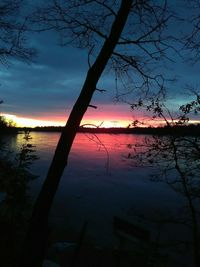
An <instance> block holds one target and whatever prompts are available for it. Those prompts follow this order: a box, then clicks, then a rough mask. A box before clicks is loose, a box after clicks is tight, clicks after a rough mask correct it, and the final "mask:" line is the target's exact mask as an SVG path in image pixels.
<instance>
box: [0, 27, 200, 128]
mask: <svg viewBox="0 0 200 267" xmlns="http://www.w3.org/2000/svg"><path fill="white" fill-rule="evenodd" d="M58 42H59V41H58V38H57V36H56V34H55V33H53V32H43V33H41V34H38V33H35V34H31V35H30V36H29V43H31V45H32V46H33V47H34V48H36V50H37V56H35V57H34V58H33V62H31V63H30V64H26V63H24V62H21V61H17V60H12V61H11V62H10V64H9V65H8V66H2V65H1V68H0V89H1V99H3V101H4V103H3V104H2V105H1V107H0V108H1V110H0V111H1V113H2V114H6V115H7V116H8V117H9V116H10V118H13V119H14V120H15V121H16V122H18V124H19V125H21V126H30V125H32V126H35V125H63V124H64V123H65V122H66V119H67V117H68V115H69V113H70V110H71V108H72V106H73V104H74V102H75V100H76V98H77V96H78V95H79V93H80V90H81V86H82V84H83V82H84V79H85V76H86V74H87V70H88V63H87V53H86V51H84V50H79V49H76V48H72V47H71V46H68V47H60V46H59V45H58ZM173 57H174V58H173V59H174V62H173V63H170V64H168V65H166V68H165V67H163V72H167V73H168V76H169V77H172V78H173V77H176V78H177V80H178V81H177V82H176V83H169V84H168V85H167V86H168V88H169V101H168V103H169V106H170V107H172V108H174V109H175V107H177V106H178V105H180V104H182V103H185V101H187V100H188V99H190V98H189V96H188V94H187V91H185V90H183V88H184V87H185V86H186V84H191V85H193V86H195V87H198V85H199V83H200V76H199V70H200V65H199V63H196V64H195V65H194V64H190V63H188V62H185V61H184V60H183V59H181V58H180V57H178V56H173ZM98 87H99V88H101V89H105V90H106V92H104V93H100V92H98V91H97V92H96V93H95V95H94V97H93V100H92V103H91V104H93V105H96V106H97V109H93V108H89V109H88V111H87V113H86V115H85V117H84V121H83V122H82V123H95V124H97V125H98V124H100V123H102V122H103V126H127V125H128V124H129V123H131V122H132V121H133V120H134V119H138V118H141V117H142V116H143V114H142V113H141V112H140V113H138V112H133V111H131V109H130V106H129V105H128V104H126V103H122V102H117V101H116V98H115V96H116V89H115V79H114V77H113V76H112V75H110V74H108V73H106V74H104V75H103V76H102V78H101V80H100V82H99V85H98ZM132 97H133V96H131V95H130V96H128V100H129V102H131V101H132ZM193 119H194V120H196V119H198V118H193ZM34 120H36V121H34Z"/></svg>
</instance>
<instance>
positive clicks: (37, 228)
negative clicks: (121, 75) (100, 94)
mask: <svg viewBox="0 0 200 267" xmlns="http://www.w3.org/2000/svg"><path fill="white" fill-rule="evenodd" d="M132 3H133V0H122V1H121V6H120V8H119V11H118V14H117V16H116V18H115V21H114V23H113V25H112V28H111V31H110V34H109V36H108V38H107V39H106V40H105V43H104V45H103V47H102V49H101V51H100V53H99V55H98V56H97V59H96V61H95V63H94V64H93V65H92V67H91V68H90V69H89V71H88V73H87V77H86V80H85V83H84V85H83V88H82V90H81V93H80V95H79V97H78V99H77V101H76V103H75V105H74V107H73V109H72V111H71V114H70V116H69V119H68V121H67V123H66V126H65V127H64V129H63V131H62V133H61V136H60V140H59V142H58V145H57V148H56V151H55V154H54V157H53V160H52V163H51V166H50V168H49V171H48V174H47V177H46V180H45V182H44V184H43V186H42V189H41V191H40V193H39V195H38V198H37V200H36V203H35V205H34V208H33V213H32V217H31V219H30V224H29V229H28V232H27V235H26V238H25V243H24V247H23V253H22V257H21V260H20V264H19V267H41V266H42V262H43V260H44V256H45V249H46V245H47V239H48V215H49V211H50V208H51V205H52V202H53V199H54V196H55V194H56V191H57V188H58V184H59V181H60V179H61V176H62V173H63V171H64V169H65V166H66V165H67V160H68V155H69V152H70V149H71V146H72V143H73V140H74V138H75V136H76V133H77V131H78V128H79V125H80V122H81V120H82V118H83V115H84V114H85V112H86V110H87V108H88V106H89V103H90V101H91V98H92V95H93V93H94V91H95V89H96V85H97V82H98V80H99V78H100V76H101V74H102V72H103V71H104V69H105V67H106V64H107V63H108V60H109V58H110V57H111V55H112V52H113V50H114V48H115V46H116V44H117V42H118V40H119V38H120V35H121V33H122V30H123V28H124V26H125V24H126V21H127V17H128V14H129V12H130V9H131V5H132Z"/></svg>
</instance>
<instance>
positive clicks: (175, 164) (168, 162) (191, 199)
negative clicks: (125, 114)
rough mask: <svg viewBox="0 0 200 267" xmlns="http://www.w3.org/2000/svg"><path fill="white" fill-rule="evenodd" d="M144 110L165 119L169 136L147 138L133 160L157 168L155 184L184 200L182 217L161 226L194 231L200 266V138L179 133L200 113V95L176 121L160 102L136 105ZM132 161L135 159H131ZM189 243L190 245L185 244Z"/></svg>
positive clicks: (195, 252)
mask: <svg viewBox="0 0 200 267" xmlns="http://www.w3.org/2000/svg"><path fill="white" fill-rule="evenodd" d="M138 106H139V107H141V106H143V107H144V108H146V109H147V110H148V111H149V112H152V113H153V118H154V119H155V118H157V117H158V118H162V119H163V120H164V121H165V122H166V125H167V127H168V128H170V129H171V131H170V134H169V135H165V136H153V137H150V138H146V139H145V142H144V143H143V144H137V145H136V146H135V147H134V149H135V150H140V153H139V154H137V153H136V155H134V154H133V156H132V159H134V160H135V162H136V163H139V164H140V165H150V166H154V167H155V168H156V171H155V173H154V174H152V175H151V180H152V181H157V182H158V181H160V182H165V183H166V184H168V185H169V186H170V188H172V189H173V190H174V191H175V192H177V193H178V194H179V195H180V196H182V198H183V200H184V207H183V208H182V209H181V211H182V212H181V214H178V216H173V218H172V217H171V216H170V215H169V216H168V218H166V216H165V220H164V221H163V222H162V220H161V219H160V222H162V223H164V224H167V223H176V224H180V225H185V226H186V227H188V228H189V229H190V230H191V233H192V241H191V246H192V250H193V259H194V265H195V266H196V267H197V266H199V262H200V255H199V248H200V224H199V223H200V209H199V204H200V175H199V173H200V137H199V135H197V136H193V135H192V134H193V133H191V135H190V136H185V135H184V132H182V133H181V132H179V133H178V134H177V132H176V130H175V129H176V126H177V125H182V126H185V125H187V124H188V122H189V117H188V116H189V115H190V113H192V112H194V113H195V114H198V112H199V106H200V101H199V94H198V93H196V99H195V100H193V101H191V102H189V103H186V104H185V105H182V106H181V107H180V111H181V113H180V114H178V115H177V118H176V119H174V118H173V116H172V114H171V112H170V111H169V110H168V109H167V107H166V105H164V104H163V103H160V102H159V100H158V99H157V100H150V104H147V105H145V106H144V105H143V103H142V104H141V105H134V108H137V107H138ZM129 158H131V156H129ZM185 242H186V241H185Z"/></svg>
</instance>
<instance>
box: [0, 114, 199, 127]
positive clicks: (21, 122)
mask: <svg viewBox="0 0 200 267" xmlns="http://www.w3.org/2000/svg"><path fill="white" fill-rule="evenodd" d="M1 115H2V116H4V117H5V118H6V119H7V120H11V121H13V122H14V123H16V126H17V127H30V128H34V127H37V126H39V127H40V126H41V127H42V126H44V127H45V126H64V125H65V123H66V118H63V117H60V118H57V119H56V118H55V117H54V118H53V119H52V120H50V119H49V118H48V119H46V118H40V119H35V118H25V117H20V116H17V115H14V114H1ZM139 120H141V121H142V120H143V121H144V119H142V118H141V119H140V118H139ZM144 122H145V121H144ZM132 123H133V119H131V118H127V117H121V118H117V117H116V116H113V118H112V117H111V116H110V114H109V117H106V116H105V117H104V118H102V119H101V118H100V117H97V118H94V117H91V118H90V117H88V116H86V118H85V119H83V120H82V121H81V126H84V127H102V128H115V127H124V128H126V127H128V126H130V125H131V124H132ZM190 123H193V124H196V123H200V121H199V120H190ZM150 125H151V126H152V127H158V126H165V125H166V123H165V122H164V121H162V120H147V121H146V123H145V124H144V125H142V124H138V125H137V126H138V127H148V126H150Z"/></svg>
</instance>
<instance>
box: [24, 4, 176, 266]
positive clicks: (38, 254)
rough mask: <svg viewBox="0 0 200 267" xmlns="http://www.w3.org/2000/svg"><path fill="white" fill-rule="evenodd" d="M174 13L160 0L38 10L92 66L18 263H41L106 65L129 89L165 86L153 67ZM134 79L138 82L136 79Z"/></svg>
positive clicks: (46, 25) (43, 25) (38, 17)
mask: <svg viewBox="0 0 200 267" xmlns="http://www.w3.org/2000/svg"><path fill="white" fill-rule="evenodd" d="M171 17H172V16H171V15H169V13H168V8H167V4H166V3H165V2H163V3H162V4H160V3H158V2H157V1H134V0H123V1H122V0H121V1H114V0H107V1H98V0H84V1H80V0H78V1H62V0H61V1H57V0H53V1H51V2H50V4H47V3H46V2H45V4H44V8H39V9H38V10H37V12H36V14H35V15H34V21H36V22H37V25H38V24H39V25H40V28H39V29H38V30H39V31H44V30H55V31H56V32H58V33H59V35H60V38H61V44H62V45H66V44H68V43H71V44H72V45H75V46H77V47H80V48H86V49H88V65H89V69H88V72H87V76H86V79H85V82H84V84H83V87H82V89H81V92H80V95H79V97H78V99H77V101H76V103H75V104H74V106H73V109H72V111H71V113H70V115H69V118H68V121H67V123H66V125H65V127H64V129H63V131H62V133H61V136H60V139H59V142H58V145H57V148H56V151H55V154H54V157H53V160H52V163H51V166H50V168H49V171H48V174H47V177H46V179H45V182H44V184H43V186H42V189H41V191H40V193H39V195H38V198H37V200H36V203H35V205H34V209H33V213H32V217H31V220H30V227H29V230H28V232H27V236H26V240H25V245H24V249H23V256H22V259H21V262H20V265H19V266H20V267H25V266H26V267H36V266H37V267H39V266H42V261H43V259H44V255H45V248H46V246H47V236H48V227H47V226H48V214H49V211H50V208H51V205H52V202H53V198H54V196H55V193H56V190H57V188H58V184H59V181H60V179H61V176H62V173H63V171H64V169H65V167H66V165H67V161H68V155H69V152H70V149H71V146H72V143H73V140H74V138H75V135H76V133H77V130H78V128H79V125H80V122H81V120H82V118H83V116H84V114H85V112H86V110H87V108H88V107H90V101H91V99H92V96H93V94H94V92H95V91H99V89H98V88H97V83H98V81H99V79H100V77H101V75H102V73H103V71H104V70H105V68H106V66H107V67H108V68H110V69H111V70H112V71H114V73H115V75H116V77H117V78H120V79H121V81H122V82H124V80H126V81H129V86H127V90H128V91H129V90H130V88H131V87H132V86H133V85H134V87H135V89H138V88H139V89H140V91H141V93H142V92H143V93H144V95H146V94H147V92H149V91H150V90H151V89H152V88H153V90H156V91H157V92H158V91H159V92H160V91H162V90H163V84H164V77H163V75H162V74H161V73H159V70H158V69H157V68H155V67H157V66H158V60H159V59H161V58H167V55H166V53H167V50H168V49H173V47H172V46H171V45H169V43H168V42H169V40H170V37H169V36H168V35H163V30H164V28H165V26H166V23H167V21H168V20H169V19H170V18H171ZM149 63H151V64H149ZM150 66H151V67H152V69H151V68H150ZM153 69H155V73H154V74H152V70H153ZM131 75H132V78H130V77H131ZM136 79H137V81H138V82H137V83H133V82H134V81H135V80H136ZM130 80H132V81H130ZM91 107H92V106H91Z"/></svg>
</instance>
